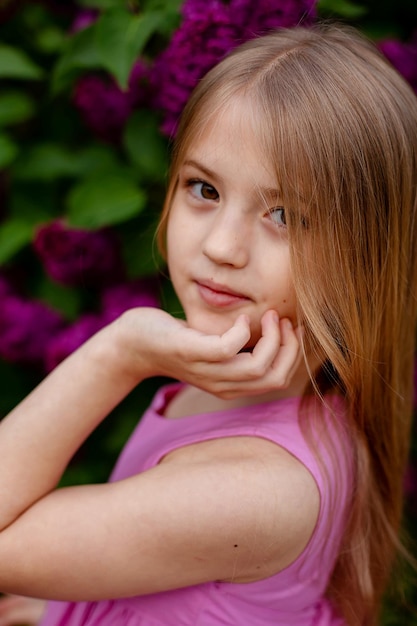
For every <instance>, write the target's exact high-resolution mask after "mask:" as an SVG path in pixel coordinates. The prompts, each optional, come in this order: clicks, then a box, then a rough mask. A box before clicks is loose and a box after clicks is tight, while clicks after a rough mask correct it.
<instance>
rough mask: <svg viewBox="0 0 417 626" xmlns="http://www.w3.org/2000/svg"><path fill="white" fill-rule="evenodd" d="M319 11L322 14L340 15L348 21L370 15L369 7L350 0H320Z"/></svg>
mask: <svg viewBox="0 0 417 626" xmlns="http://www.w3.org/2000/svg"><path fill="white" fill-rule="evenodd" d="M317 9H318V11H319V13H320V14H330V15H339V16H340V17H344V18H347V19H357V18H360V17H363V16H364V15H366V14H367V13H368V8H367V7H365V6H363V5H359V4H355V3H354V2H350V0H319V1H318V4H317Z"/></svg>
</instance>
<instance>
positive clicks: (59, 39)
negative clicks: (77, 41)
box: [36, 26, 66, 54]
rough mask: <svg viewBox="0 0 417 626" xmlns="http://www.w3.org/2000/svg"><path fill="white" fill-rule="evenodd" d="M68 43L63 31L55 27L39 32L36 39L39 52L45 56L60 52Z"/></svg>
mask: <svg viewBox="0 0 417 626" xmlns="http://www.w3.org/2000/svg"><path fill="white" fill-rule="evenodd" d="M65 42H66V36H65V34H64V33H63V31H62V30H60V29H59V28H56V27H54V26H48V27H47V28H43V29H42V30H40V31H39V33H38V34H37V37H36V45H37V48H38V50H40V51H41V52H44V53H45V54H53V53H56V52H60V51H61V50H62V48H63V47H64V45H65Z"/></svg>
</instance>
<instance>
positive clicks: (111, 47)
mask: <svg viewBox="0 0 417 626" xmlns="http://www.w3.org/2000/svg"><path fill="white" fill-rule="evenodd" d="M163 17H164V15H163V13H160V12H152V13H145V14H142V15H132V14H131V13H129V12H128V11H124V10H120V9H113V10H110V11H108V12H107V13H104V14H103V15H102V16H101V17H100V19H99V20H98V21H97V24H96V26H97V30H96V43H97V51H98V55H99V57H100V61H101V63H102V65H103V67H104V68H106V69H107V70H108V71H109V72H110V73H111V74H113V75H114V77H115V78H116V80H117V81H118V83H119V85H120V87H121V88H122V89H126V88H127V86H128V81H129V75H130V71H131V69H132V66H133V64H134V62H135V61H136V59H137V58H138V56H139V55H140V53H141V52H142V50H143V48H144V47H145V45H146V43H147V42H148V40H149V38H150V37H151V36H152V35H153V34H154V33H155V32H156V31H157V30H158V28H159V27H160V26H161V24H162V22H163Z"/></svg>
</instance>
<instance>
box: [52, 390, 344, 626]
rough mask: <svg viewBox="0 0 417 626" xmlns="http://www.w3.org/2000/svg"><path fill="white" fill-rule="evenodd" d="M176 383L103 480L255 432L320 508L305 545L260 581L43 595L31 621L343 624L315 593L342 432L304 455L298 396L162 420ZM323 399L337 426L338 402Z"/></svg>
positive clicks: (339, 519) (338, 518) (57, 624)
mask: <svg viewBox="0 0 417 626" xmlns="http://www.w3.org/2000/svg"><path fill="white" fill-rule="evenodd" d="M180 388H181V385H180V384H175V385H169V386H166V387H163V388H162V389H160V390H159V391H158V393H157V394H156V396H155V398H154V400H153V402H152V404H151V406H150V407H149V409H148V410H147V411H146V412H145V414H144V416H143V418H142V419H141V421H140V423H139V424H138V426H137V427H136V429H135V431H134V432H133V434H132V435H131V437H130V439H129V441H128V442H127V444H126V446H125V448H124V450H123V451H122V453H121V455H120V457H119V460H118V462H117V464H116V467H115V469H114V471H113V473H112V476H111V478H110V480H112V481H116V480H120V479H122V478H126V477H128V476H131V475H133V474H136V473H139V472H142V471H144V470H146V469H149V468H151V467H153V466H155V465H156V464H157V463H158V462H159V461H160V460H161V459H162V458H163V457H164V456H165V455H166V454H168V453H169V452H171V451H172V450H175V449H176V448H179V447H181V446H184V445H187V444H191V443H196V442H199V441H207V440H209V439H216V438H220V437H233V436H242V435H243V436H245V435H246V436H252V437H262V438H265V439H268V440H270V441H272V442H274V443H276V444H277V445H279V446H281V447H283V448H285V449H286V450H287V451H289V452H290V453H291V454H293V455H294V456H295V457H296V458H297V459H299V460H300V461H301V462H302V463H303V464H304V465H305V467H306V468H307V469H308V470H309V471H310V472H311V474H312V476H313V477H314V479H315V481H316V483H317V486H318V489H319V492H320V512H319V518H318V521H317V524H316V528H315V530H314V532H313V535H312V537H311V539H310V542H309V543H308V545H307V547H306V548H305V550H304V551H303V552H302V554H301V555H300V556H299V557H298V558H297V559H296V560H295V561H294V562H293V563H292V564H291V565H289V566H288V567H286V568H285V569H284V570H282V571H281V572H279V573H278V574H275V575H274V576H271V577H269V578H266V579H264V580H261V581H257V582H254V583H246V584H236V583H220V582H211V583H206V584H202V585H195V586H192V587H186V588H184V589H178V590H174V591H167V592H162V593H156V594H152V595H146V596H137V597H133V598H128V599H121V600H106V601H100V602H81V603H61V602H50V603H49V604H48V608H47V611H46V615H45V617H44V619H43V621H42V623H41V626H97V625H100V626H272V625H273V626H330V625H331V626H336V625H337V626H343V624H344V622H343V621H341V620H340V619H339V618H338V617H337V615H336V614H335V613H334V611H333V609H332V606H331V604H330V602H329V601H328V600H327V599H326V597H325V595H324V594H325V591H326V588H327V585H328V581H329V578H330V575H331V572H332V570H333V567H334V564H335V561H336V558H337V555H338V551H339V547H340V541H341V537H342V534H343V529H344V524H345V517H346V510H347V507H348V505H349V500H350V496H351V490H352V454H351V452H350V447H349V440H348V437H347V436H346V434H343V433H344V429H343V428H341V429H340V432H339V429H338V431H337V432H338V433H339V434H336V431H335V429H334V427H331V426H329V428H330V436H331V446H329V445H328V444H327V445H325V444H323V443H321V442H320V439H318V441H319V443H318V444H317V446H316V449H315V451H314V452H313V450H312V449H311V447H310V446H309V445H308V443H307V442H306V440H305V437H304V436H303V434H302V431H301V429H300V426H299V422H298V408H299V399H298V398H288V399H284V400H279V401H275V402H271V403H267V404H259V405H252V406H247V407H244V408H239V409H232V410H229V411H221V412H216V413H205V414H204V413H202V414H198V415H193V416H189V417H183V418H180V419H173V420H170V419H166V418H164V417H163V412H164V409H165V407H166V406H167V404H168V403H169V401H170V399H171V398H172V397H173V396H174V395H175V393H177V392H178V390H179V389H180ZM331 402H332V411H333V412H335V413H336V414H338V415H340V420H341V423H342V422H343V402H342V401H340V400H337V399H333V400H332V401H331ZM326 416H327V418H328V416H329V414H328V412H327V413H326V412H325V420H326V422H327V421H329V422H330V420H328V419H326ZM340 433H342V434H340Z"/></svg>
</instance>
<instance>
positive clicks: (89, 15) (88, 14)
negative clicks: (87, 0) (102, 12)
mask: <svg viewBox="0 0 417 626" xmlns="http://www.w3.org/2000/svg"><path fill="white" fill-rule="evenodd" d="M97 16H98V11H96V10H94V9H85V10H84V11H80V12H79V13H78V14H77V15H76V16H75V19H74V21H73V23H72V25H71V32H72V33H78V32H79V31H80V30H84V28H88V27H89V26H91V24H94V22H95V21H96V19H97Z"/></svg>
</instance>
